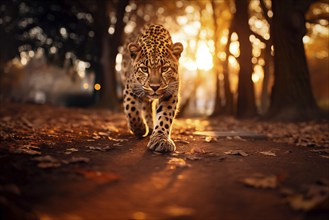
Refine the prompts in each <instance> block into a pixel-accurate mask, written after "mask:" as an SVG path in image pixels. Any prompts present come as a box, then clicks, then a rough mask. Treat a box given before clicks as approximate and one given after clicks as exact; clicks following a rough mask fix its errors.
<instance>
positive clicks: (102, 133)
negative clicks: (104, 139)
mask: <svg viewBox="0 0 329 220" xmlns="http://www.w3.org/2000/svg"><path fill="white" fill-rule="evenodd" d="M98 135H100V136H108V135H109V134H108V133H106V132H98Z"/></svg>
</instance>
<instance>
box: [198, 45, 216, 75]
mask: <svg viewBox="0 0 329 220" xmlns="http://www.w3.org/2000/svg"><path fill="white" fill-rule="evenodd" d="M210 50H211V49H210V48H209V47H208V46H207V43H206V41H201V42H200V43H199V46H198V49H197V53H196V64H197V66H198V68H199V69H202V70H206V71H207V70H210V69H211V68H212V67H213V62H212V55H211V52H210Z"/></svg>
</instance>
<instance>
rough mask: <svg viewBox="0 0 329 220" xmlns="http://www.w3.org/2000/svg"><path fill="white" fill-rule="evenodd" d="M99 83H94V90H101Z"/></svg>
mask: <svg viewBox="0 0 329 220" xmlns="http://www.w3.org/2000/svg"><path fill="white" fill-rule="evenodd" d="M101 88H102V87H101V85H100V84H99V83H96V84H95V85H94V89H95V90H96V91H99V90H101Z"/></svg>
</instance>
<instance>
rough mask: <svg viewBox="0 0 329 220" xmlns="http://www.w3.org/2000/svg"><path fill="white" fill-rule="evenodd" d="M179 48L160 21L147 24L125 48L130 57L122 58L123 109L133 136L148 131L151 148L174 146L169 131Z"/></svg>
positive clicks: (163, 149)
mask: <svg viewBox="0 0 329 220" xmlns="http://www.w3.org/2000/svg"><path fill="white" fill-rule="evenodd" d="M182 51H183V45H182V44H181V43H174V44H173V42H172V40H171V36H170V34H169V32H168V31H167V30H166V29H165V28H164V27H163V26H162V25H150V26H148V27H147V28H146V29H144V30H143V31H142V32H141V33H140V34H139V36H138V37H137V39H136V40H135V41H133V42H131V43H129V44H128V45H127V48H126V52H128V53H129V54H130V58H129V61H128V62H127V60H124V62H126V65H127V66H126V67H125V70H124V91H123V98H124V101H123V105H124V112H125V114H126V116H127V120H128V126H129V129H130V130H131V131H132V132H133V133H134V134H135V135H136V136H137V137H145V136H147V135H148V134H151V136H150V141H149V143H148V145H147V147H148V148H149V149H150V150H153V151H158V152H169V151H174V150H175V149H176V147H175V144H174V142H173V141H172V140H171V138H170V134H171V128H172V124H173V121H174V118H175V115H176V111H177V104H178V99H179V96H178V92H179V75H178V63H179V62H178V60H179V58H180V55H181V53H182ZM124 59H128V58H125V57H124ZM153 119H154V120H153ZM153 121H154V122H153Z"/></svg>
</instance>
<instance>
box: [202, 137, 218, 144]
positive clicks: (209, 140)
mask: <svg viewBox="0 0 329 220" xmlns="http://www.w3.org/2000/svg"><path fill="white" fill-rule="evenodd" d="M204 141H205V142H207V143H210V142H216V141H217V138H215V137H212V136H207V137H205V139H204Z"/></svg>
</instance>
